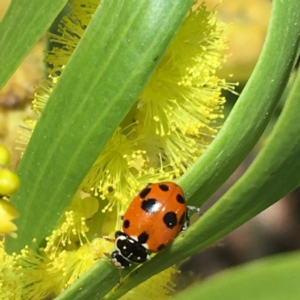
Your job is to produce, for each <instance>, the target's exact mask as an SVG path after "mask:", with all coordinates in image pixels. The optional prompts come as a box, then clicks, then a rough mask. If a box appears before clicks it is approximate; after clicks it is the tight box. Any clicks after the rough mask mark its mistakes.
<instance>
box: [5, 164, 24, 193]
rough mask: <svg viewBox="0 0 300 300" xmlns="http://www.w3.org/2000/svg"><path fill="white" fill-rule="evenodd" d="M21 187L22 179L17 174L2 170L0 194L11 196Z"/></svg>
mask: <svg viewBox="0 0 300 300" xmlns="http://www.w3.org/2000/svg"><path fill="white" fill-rule="evenodd" d="M19 186H20V179H19V177H18V175H17V174H16V173H14V172H13V171H10V170H8V169H1V170H0V194H1V195H11V194H13V193H15V192H16V191H17V190H18V188H19Z"/></svg>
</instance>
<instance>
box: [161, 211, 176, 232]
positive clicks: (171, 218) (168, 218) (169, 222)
mask: <svg viewBox="0 0 300 300" xmlns="http://www.w3.org/2000/svg"><path fill="white" fill-rule="evenodd" d="M163 221H164V223H165V225H166V226H167V227H168V228H171V229H172V228H173V227H175V226H176V225H177V218H176V214H175V213H174V212H173V211H169V212H167V213H166V214H165V215H164V217H163Z"/></svg>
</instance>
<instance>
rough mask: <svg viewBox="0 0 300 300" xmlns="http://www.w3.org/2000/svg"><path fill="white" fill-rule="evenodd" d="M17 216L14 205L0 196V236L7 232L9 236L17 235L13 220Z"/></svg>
mask: <svg viewBox="0 0 300 300" xmlns="http://www.w3.org/2000/svg"><path fill="white" fill-rule="evenodd" d="M18 216H19V213H18V211H17V210H16V209H15V207H14V206H13V205H12V203H10V202H9V201H7V200H4V199H3V198H0V236H1V235H6V234H9V235H10V236H11V237H17V234H16V232H15V231H16V230H17V226H16V225H15V224H14V223H13V220H14V219H15V218H17V217H18Z"/></svg>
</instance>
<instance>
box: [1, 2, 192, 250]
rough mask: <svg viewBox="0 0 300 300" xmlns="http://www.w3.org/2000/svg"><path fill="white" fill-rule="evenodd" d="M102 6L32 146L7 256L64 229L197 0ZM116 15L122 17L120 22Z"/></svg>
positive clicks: (21, 171)
mask: <svg viewBox="0 0 300 300" xmlns="http://www.w3.org/2000/svg"><path fill="white" fill-rule="evenodd" d="M181 2H182V1H179V0H178V1H172V2H166V3H165V1H162V0H157V1H124V0H123V1H122V0H119V1H102V2H101V4H100V6H99V7H98V9H97V11H96V12H95V14H94V16H93V18H92V20H91V23H90V25H89V26H88V28H87V30H86V32H85V34H84V36H83V37H82V39H81V41H80V43H79V45H78V47H77V48H76V50H75V52H74V54H73V56H72V57H71V58H70V60H69V63H68V65H67V66H66V68H65V69H64V71H63V73H62V75H61V77H60V79H59V81H58V83H57V85H56V87H55V89H54V90H53V92H52V94H51V96H50V99H49V101H48V104H47V106H46V108H45V110H44V112H43V114H42V116H41V118H40V121H39V122H38V124H37V126H36V128H35V130H34V133H33V135H32V138H31V140H30V143H29V145H28V147H27V148H26V151H25V154H24V157H23V159H22V161H21V164H20V167H19V169H18V173H19V175H20V179H21V183H22V184H21V187H20V190H19V191H18V193H17V194H15V195H14V196H13V197H12V198H11V201H12V202H13V203H14V204H15V205H16V207H17V208H18V210H19V212H20V215H21V216H20V218H19V219H18V220H17V222H16V224H17V226H18V228H19V229H20V230H19V232H18V234H19V238H18V239H11V238H7V240H6V249H7V251H8V252H9V253H11V252H18V251H20V250H21V249H22V248H23V247H24V246H25V245H31V242H32V240H33V238H36V240H37V243H38V244H40V243H41V242H42V241H43V239H44V238H45V237H46V236H48V235H50V234H51V232H52V230H53V229H54V228H55V227H56V226H57V225H58V222H59V221H60V219H61V217H62V215H63V214H64V211H65V210H66V208H67V206H68V205H69V203H70V201H71V200H72V198H73V196H74V194H75V192H76V189H77V188H78V186H79V184H80V183H81V182H82V180H83V178H84V176H85V174H86V173H87V172H88V170H89V169H90V167H91V166H92V164H93V163H94V161H95V160H96V158H97V157H98V155H99V153H100V152H101V150H102V149H103V148H104V146H105V144H106V142H107V141H108V139H109V138H110V137H111V135H112V134H113V132H114V131H115V129H116V128H117V126H118V124H119V123H120V122H121V121H122V119H123V118H124V116H125V115H126V114H127V112H128V111H129V110H130V108H131V106H132V105H133V103H134V102H135V101H136V99H137V98H138V96H139V94H140V93H141V91H142V89H143V87H144V86H145V84H146V82H147V80H148V78H149V76H150V75H151V74H152V72H153V70H154V69H155V67H156V65H157V63H158V62H159V58H161V57H162V55H163V53H164V52H165V50H166V48H167V46H168V45H169V43H170V41H171V40H172V38H173V36H174V34H175V32H176V31H177V29H178V28H179V26H180V24H181V22H182V20H183V18H184V17H185V15H186V13H187V11H188V9H189V7H190V5H191V2H192V1H185V2H184V3H181ZM115 16H118V17H117V18H116V17H115Z"/></svg>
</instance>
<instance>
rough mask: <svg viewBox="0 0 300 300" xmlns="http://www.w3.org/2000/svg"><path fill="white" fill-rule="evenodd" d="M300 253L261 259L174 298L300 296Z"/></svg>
mask: <svg viewBox="0 0 300 300" xmlns="http://www.w3.org/2000/svg"><path fill="white" fill-rule="evenodd" d="M299 271H300V254H299V252H296V253H293V254H285V255H279V256H274V257H271V258H267V259H261V260H258V261H255V262H253V263H249V264H246V265H244V266H241V267H236V268H233V269H231V270H228V271H225V272H222V273H221V274H219V275H215V276H212V277H210V278H208V279H207V280H204V281H203V282H200V283H199V284H198V285H197V286H194V287H192V288H191V289H188V290H186V291H184V292H182V293H180V294H179V295H177V296H175V297H174V298H173V299H174V300H186V299H189V300H198V299H201V300H211V299H213V300H224V299H230V300H241V299H243V300H253V299H255V300H274V299H276V300H287V299H288V300H298V299H300V285H299V277H298V276H297V274H299Z"/></svg>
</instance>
